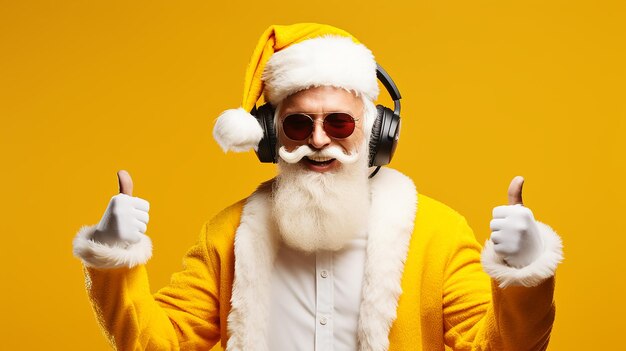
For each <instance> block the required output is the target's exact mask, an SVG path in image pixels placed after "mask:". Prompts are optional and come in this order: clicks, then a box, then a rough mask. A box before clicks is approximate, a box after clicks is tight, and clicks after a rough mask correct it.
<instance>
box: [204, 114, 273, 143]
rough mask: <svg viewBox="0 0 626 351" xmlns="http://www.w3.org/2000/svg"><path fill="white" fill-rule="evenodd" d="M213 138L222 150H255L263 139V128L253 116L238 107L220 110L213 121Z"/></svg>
mask: <svg viewBox="0 0 626 351" xmlns="http://www.w3.org/2000/svg"><path fill="white" fill-rule="evenodd" d="M213 138H214V139H215V141H217V143H218V144H219V145H220V147H221V148H222V150H224V152H227V151H234V152H244V151H249V150H251V149H254V150H256V149H257V147H258V145H259V142H260V141H261V139H263V129H262V128H261V126H260V125H259V122H257V120H256V118H254V116H252V115H251V114H250V113H248V112H247V111H246V110H244V109H243V108H242V107H240V108H237V109H229V110H226V111H224V112H222V114H221V115H220V116H219V117H218V118H217V120H216V121H215V126H214V127H213Z"/></svg>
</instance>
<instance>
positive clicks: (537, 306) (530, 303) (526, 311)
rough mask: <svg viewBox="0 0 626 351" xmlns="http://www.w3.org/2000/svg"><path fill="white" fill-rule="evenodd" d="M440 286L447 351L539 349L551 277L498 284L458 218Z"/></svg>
mask: <svg viewBox="0 0 626 351" xmlns="http://www.w3.org/2000/svg"><path fill="white" fill-rule="evenodd" d="M450 235H456V236H457V237H456V241H457V245H456V250H455V251H453V252H452V253H451V255H450V257H449V259H448V263H447V264H446V269H445V271H444V285H443V317H444V329H445V330H444V341H445V344H446V345H447V346H448V347H451V348H452V349H453V350H511V351H514V350H545V349H546V347H547V344H548V341H549V337H550V331H551V329H552V323H553V321H554V312H555V309H554V303H553V291H554V278H550V279H548V280H546V281H544V282H543V283H542V284H540V285H538V286H536V287H530V288H528V287H508V288H504V289H502V288H499V287H498V284H497V282H495V281H493V280H492V279H491V278H489V276H488V275H487V274H485V273H484V272H483V270H482V265H481V263H480V250H481V247H480V245H479V244H478V242H477V241H476V239H475V237H474V234H473V232H472V230H471V228H470V227H469V225H468V224H467V222H466V221H465V219H464V218H462V219H461V220H460V221H459V224H458V230H456V231H455V233H450Z"/></svg>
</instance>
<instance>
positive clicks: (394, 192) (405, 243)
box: [358, 168, 418, 351]
mask: <svg viewBox="0 0 626 351" xmlns="http://www.w3.org/2000/svg"><path fill="white" fill-rule="evenodd" d="M371 187H372V207H371V210H370V213H371V216H370V221H369V239H368V242H367V260H366V262H365V276H364V278H363V300H362V301H361V309H360V312H359V326H358V342H359V350H361V351H366V350H368V351H378V350H387V348H388V347H389V330H390V329H391V325H392V323H393V321H394V320H395V319H396V313H397V307H398V299H399V298H400V294H401V293H402V286H401V280H402V273H403V271H404V262H405V259H406V257H407V253H408V250H409V243H410V240H411V234H412V233H413V224H414V219H415V214H416V212H417V206H418V204H417V190H416V189H415V185H414V184H413V181H412V180H411V179H410V178H408V177H407V176H405V175H403V174H402V173H400V172H398V171H395V170H393V169H389V168H381V170H380V172H379V173H378V174H377V175H376V177H374V178H372V181H371Z"/></svg>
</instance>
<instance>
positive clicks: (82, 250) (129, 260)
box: [73, 225, 152, 269]
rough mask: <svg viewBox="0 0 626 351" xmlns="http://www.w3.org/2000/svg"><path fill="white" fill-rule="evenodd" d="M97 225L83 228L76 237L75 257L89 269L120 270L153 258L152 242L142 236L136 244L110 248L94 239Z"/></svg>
mask: <svg viewBox="0 0 626 351" xmlns="http://www.w3.org/2000/svg"><path fill="white" fill-rule="evenodd" d="M95 230H96V226H95V225H91V226H83V227H82V228H80V230H79V231H78V233H77V234H76V236H75V237H74V241H73V245H74V256H76V257H78V258H79V259H81V260H82V261H83V263H84V264H85V265H86V266H88V267H93V268H102V269H104V268H119V267H129V268H132V267H135V266H137V265H140V264H144V263H146V262H148V260H149V259H150V257H151V256H152V241H151V240H150V238H149V237H148V236H147V235H144V234H142V235H141V239H140V240H139V242H137V243H136V244H130V245H129V244H122V243H120V244H119V245H114V246H108V245H105V244H101V243H99V242H96V241H94V240H93V239H92V237H93V233H94V232H95Z"/></svg>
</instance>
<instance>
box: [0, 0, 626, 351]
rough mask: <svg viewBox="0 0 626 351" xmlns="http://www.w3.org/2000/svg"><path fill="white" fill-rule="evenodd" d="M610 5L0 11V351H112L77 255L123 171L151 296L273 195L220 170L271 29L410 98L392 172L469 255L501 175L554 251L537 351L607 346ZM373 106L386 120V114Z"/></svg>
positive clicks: (82, 5) (615, 136)
mask: <svg viewBox="0 0 626 351" xmlns="http://www.w3.org/2000/svg"><path fill="white" fill-rule="evenodd" d="M624 18H626V2H624V1H619V0H616V1H569V0H567V1H566V0H561V1H549V2H546V1H485V0H477V1H422V0H419V1H406V2H384V1H378V2H371V1H370V2H368V1H325V0H323V1H315V2H310V3H306V4H302V3H300V2H295V1H282V0H281V1H275V2H267V1H266V2H249V3H243V2H239V1H227V2H213V1H185V2H170V1H141V2H139V1H135V2H128V1H106V2H105V1H7V0H4V1H1V2H0V118H1V124H0V146H1V147H0V150H1V151H0V152H1V153H2V154H1V160H2V172H0V177H1V178H0V181H1V184H2V188H3V191H2V201H1V204H0V206H1V209H0V214H1V215H0V216H1V228H2V229H1V237H0V260H1V262H0V263H1V264H0V267H1V268H0V269H1V272H0V273H1V276H2V279H1V282H2V283H1V284H2V289H0V294H1V300H0V339H1V340H2V344H1V345H2V346H0V348H1V349H3V350H55V349H58V350H96V351H97V350H108V349H109V347H108V346H107V343H106V340H105V338H104V337H103V335H102V333H101V332H100V330H99V329H98V327H97V324H96V319H95V318H94V315H93V312H92V311H91V308H90V306H89V302H88V300H87V296H86V293H85V289H84V282H83V275H82V268H81V264H80V262H79V261H78V260H77V259H75V258H74V257H72V254H71V251H72V246H71V241H72V238H73V236H74V234H75V232H76V231H77V230H78V229H79V227H80V226H81V225H83V224H93V223H96V222H97V221H99V219H100V216H101V215H102V213H103V211H104V209H105V208H106V205H107V203H108V201H109V199H110V197H111V196H113V195H115V194H116V192H117V179H116V175H115V173H116V171H117V170H118V169H127V170H128V171H129V172H130V174H131V175H132V176H133V179H134V182H135V191H134V195H135V196H139V197H142V198H144V199H146V200H148V201H150V203H151V210H150V218H151V221H150V224H149V226H148V231H147V234H148V235H149V236H150V237H151V238H152V239H153V242H154V256H153V259H152V260H151V261H150V262H149V264H148V270H149V274H150V280H151V284H152V289H153V290H156V289H158V288H159V287H161V286H163V285H165V284H167V282H168V280H169V276H170V275H171V274H172V273H173V272H175V271H177V270H180V269H181V258H182V256H183V254H184V253H185V251H186V250H187V248H188V247H189V246H190V245H191V244H192V243H193V242H194V241H195V240H196V238H197V236H198V234H199V231H200V227H201V226H202V223H203V222H204V221H206V220H208V219H209V218H211V217H212V216H213V215H214V214H216V213H217V212H218V211H219V210H220V209H222V208H224V207H225V206H227V205H229V204H231V203H233V202H235V201H237V200H239V199H241V198H243V197H245V196H247V195H248V194H249V193H250V192H252V191H253V190H254V189H255V187H256V186H257V185H258V184H259V183H260V182H261V181H264V180H266V179H268V178H270V177H272V176H273V174H274V172H275V167H274V166H272V165H262V164H259V162H257V161H256V157H255V155H254V154H253V153H246V154H227V155H225V154H224V153H223V152H222V151H221V150H220V149H219V147H218V146H217V144H216V143H215V142H214V141H213V139H212V137H211V130H212V126H213V121H214V119H215V118H216V117H217V116H218V115H219V113H220V112H221V111H223V110H225V109H227V108H234V107H237V106H239V104H240V103H241V96H242V91H243V76H244V71H245V68H246V65H247V63H248V60H249V57H250V55H251V53H252V50H253V48H254V46H255V44H256V41H257V39H258V37H259V36H260V35H261V33H262V32H263V31H264V30H265V29H266V28H267V27H268V26H269V25H270V24H290V23H295V22H322V23H328V24H332V25H335V26H337V27H340V28H343V29H345V30H347V31H349V32H351V33H352V34H353V35H355V36H356V37H357V38H358V39H359V40H361V41H362V42H363V43H365V44H366V45H367V46H368V47H369V48H370V49H371V50H372V51H373V52H374V54H375V55H376V58H377V60H378V62H379V63H380V64H381V65H382V66H383V67H384V68H385V69H386V70H387V71H388V72H389V73H390V74H391V76H392V77H393V78H394V79H395V81H396V83H397V84H398V86H399V88H400V90H401V92H402V95H403V98H404V99H403V100H402V102H403V105H402V106H403V110H402V117H403V121H402V133H401V138H400V144H399V146H398V149H397V153H396V156H395V158H394V160H393V162H392V164H391V166H392V167H394V168H396V169H398V170H400V171H401V172H403V173H405V174H407V175H409V176H410V177H412V178H413V179H414V180H415V182H416V184H417V188H418V191H419V192H421V193H424V194H426V195H429V196H432V197H434V198H436V199H438V200H440V201H443V202H444V203H446V204H448V205H449V206H451V207H453V208H454V209H456V210H458V211H459V212H460V213H462V214H463V215H465V216H466V218H467V219H468V221H469V223H470V225H471V226H472V228H473V229H474V231H475V233H476V236H477V238H478V240H479V241H480V242H481V243H482V242H484V241H485V240H486V239H487V238H488V236H489V220H490V219H491V210H492V208H493V207H494V206H497V205H502V204H506V201H507V198H506V190H507V187H508V185H509V182H510V180H511V179H512V178H513V176H515V175H518V174H519V175H523V176H524V177H525V178H526V183H525V188H524V200H525V203H526V205H527V206H529V207H530V208H531V209H532V210H533V211H534V213H535V216H536V217H537V219H539V220H541V221H543V222H545V223H548V224H550V225H551V226H553V227H554V228H555V229H556V231H557V232H558V233H560V234H561V235H562V237H563V241H564V248H565V261H564V262H563V263H562V265H561V266H560V267H559V269H558V270H557V287H556V296H555V298H556V302H557V316H556V322H555V325H554V331H553V333H552V341H551V344H550V347H549V349H550V350H609V349H614V347H616V346H615V345H616V344H621V340H622V337H621V335H622V334H623V330H622V329H623V316H624V315H626V304H625V303H624V296H626V289H625V287H624V285H625V283H624V277H625V275H624V268H623V267H624V264H623V262H624V260H625V259H626V253H625V252H624V247H626V235H625V234H626V233H625V230H624V216H625V215H624V212H625V210H626V206H625V200H624V199H625V198H626V192H625V190H624V187H625V185H624V182H625V180H626V165H625V163H626V160H625V153H626V103H625V99H624V98H625V93H626V69H625V67H626V65H625V64H624V62H626V54H625V53H626V45H625V38H626V26H625V24H624V23H625V21H624ZM381 95H382V96H383V98H382V99H381V101H382V102H383V103H386V104H389V103H390V102H389V100H388V98H387V97H386V95H385V94H384V93H383V94H381Z"/></svg>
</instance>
